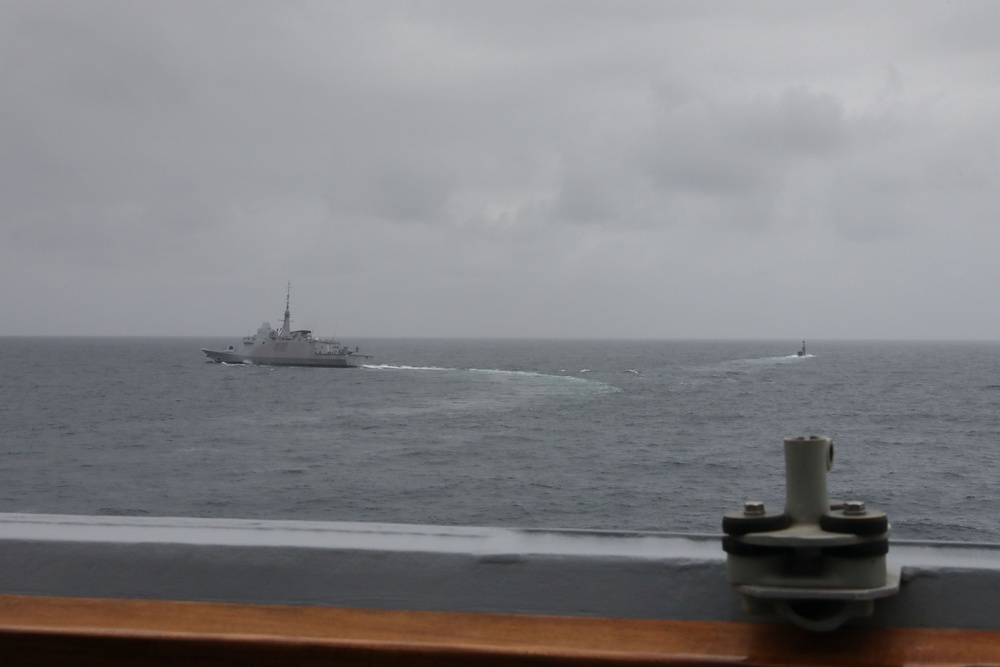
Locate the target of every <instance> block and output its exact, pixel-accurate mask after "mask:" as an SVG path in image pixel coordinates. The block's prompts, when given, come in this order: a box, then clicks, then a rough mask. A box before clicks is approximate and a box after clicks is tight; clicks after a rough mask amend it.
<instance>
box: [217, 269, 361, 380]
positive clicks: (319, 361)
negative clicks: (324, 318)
mask: <svg viewBox="0 0 1000 667" xmlns="http://www.w3.org/2000/svg"><path fill="white" fill-rule="evenodd" d="M290 300H291V284H290V283H289V285H288V291H287V292H286V293H285V319H284V321H283V322H282V325H281V328H280V329H277V330H275V329H272V328H271V324H270V323H269V322H264V323H263V324H261V325H260V328H259V329H257V333H256V334H254V335H253V336H245V337H244V338H243V340H241V341H240V342H239V343H236V344H233V345H230V346H229V347H228V348H227V349H225V350H209V349H206V348H202V349H201V351H202V352H204V353H205V354H206V355H207V356H208V358H209V359H211V360H212V361H214V362H216V363H226V364H251V365H260V366H323V367H328V368H357V367H359V366H362V365H364V364H365V363H366V362H367V361H368V358H369V356H370V355H366V354H361V352H360V350H359V348H358V347H354V348H350V347H348V346H346V345H343V344H341V343H340V342H338V341H336V340H334V339H333V338H316V337H314V336H313V335H312V332H311V331H309V330H308V329H298V330H295V331H293V330H292V314H291V311H290V309H289V304H290Z"/></svg>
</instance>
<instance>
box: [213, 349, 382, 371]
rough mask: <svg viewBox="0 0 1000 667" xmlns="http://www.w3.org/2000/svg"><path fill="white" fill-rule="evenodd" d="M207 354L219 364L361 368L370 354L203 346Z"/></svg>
mask: <svg viewBox="0 0 1000 667" xmlns="http://www.w3.org/2000/svg"><path fill="white" fill-rule="evenodd" d="M201 351H202V352H204V353H205V355H206V356H207V357H208V358H209V359H211V360H212V361H214V362H215V363H218V364H246V365H250V366H310V367H312V366H318V367H322V368H360V367H361V366H363V365H364V364H365V363H366V362H367V361H368V355H365V354H356V353H354V352H348V353H342V354H337V353H317V352H308V351H306V352H305V353H299V352H294V351H293V352H281V351H277V350H273V351H269V352H268V353H267V354H259V353H254V352H248V353H245V354H244V353H241V352H240V351H238V350H209V349H205V348H202V350H201Z"/></svg>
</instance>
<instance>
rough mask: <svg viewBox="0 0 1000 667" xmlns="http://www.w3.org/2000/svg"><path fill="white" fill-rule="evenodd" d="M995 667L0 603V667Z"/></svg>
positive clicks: (840, 646) (556, 620)
mask: <svg viewBox="0 0 1000 667" xmlns="http://www.w3.org/2000/svg"><path fill="white" fill-rule="evenodd" d="M98 664H99V665H137V664H140V665H146V666H151V667H157V666H160V665H180V664H183V665H209V664H210V665H223V666H225V665H233V666H236V665H239V666H240V667H245V666H246V665H275V666H278V665H281V666H282V667H288V666H289V665H310V666H311V665H330V664H337V665H355V664H357V665H361V664H364V665H372V664H378V665H464V666H469V665H471V666H478V665H484V666H485V665H490V666H492V665H514V664H529V665H707V664H712V665H744V666H745V665H788V664H796V665H845V666H846V665H852V666H854V665H872V666H875V665H885V666H889V665H968V664H977V665H988V664H994V665H1000V632H995V631H981V630H942V629H921V628H868V627H845V628H841V629H840V630H837V631H835V632H832V633H826V634H823V633H819V634H817V633H809V632H806V631H804V630H800V629H798V628H796V627H793V626H789V625H782V624H766V623H726V622H716V621H658V620H632V619H612V618H590V617H565V616H531V615H517V614H485V613H455V612H421V611H391V610H368V609H343V608H331V607H298V606H285V605H241V604H225V603H204V602H179V601H160V600H112V599H93V598H65V597H40V596H38V597H36V596H21V595H0V665H4V667H15V666H16V667H20V666H24V665H32V666H34V665H46V666H50V665H98Z"/></svg>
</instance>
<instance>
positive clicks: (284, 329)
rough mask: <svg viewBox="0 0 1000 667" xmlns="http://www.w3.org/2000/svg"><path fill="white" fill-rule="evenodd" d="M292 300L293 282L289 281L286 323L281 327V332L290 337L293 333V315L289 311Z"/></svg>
mask: <svg viewBox="0 0 1000 667" xmlns="http://www.w3.org/2000/svg"><path fill="white" fill-rule="evenodd" d="M291 298H292V281H291V280H289V281H288V289H287V290H286V291H285V322H284V324H282V325H281V332H282V333H283V334H284V335H286V336H287V335H289V334H290V333H291V331H292V313H291V311H290V310H289V309H288V304H289V302H290V301H291Z"/></svg>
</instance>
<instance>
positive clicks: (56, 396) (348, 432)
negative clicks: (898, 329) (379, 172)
mask: <svg viewBox="0 0 1000 667" xmlns="http://www.w3.org/2000/svg"><path fill="white" fill-rule="evenodd" d="M229 342H231V341H228V340H215V339H210V338H209V339H193V338H186V339H169V338H0V429H2V430H0V511H2V512H41V513H64V514H105V515H149V516H196V517H230V518H252V519H311V520H337V521H340V520H348V521H380V522H395V523H421V524H425V523H430V524H450V525H491V526H517V527H549V528H588V529H602V530H646V531H667V532H683V533H702V534H704V533H717V532H719V530H720V521H721V515H722V514H723V512H726V511H730V510H734V509H738V508H739V507H741V506H742V502H743V500H745V499H747V498H754V499H761V500H764V501H765V503H767V504H768V506H772V507H781V506H783V504H784V462H783V455H782V441H783V438H784V437H785V436H791V435H811V434H819V435H827V436H830V437H832V438H833V439H834V447H835V461H834V466H833V469H832V471H831V472H830V474H829V479H828V487H829V490H830V495H831V498H837V499H854V498H857V499H861V500H864V501H865V502H866V503H867V504H868V506H869V507H873V508H877V509H881V510H884V511H886V512H888V514H889V518H890V521H891V523H892V525H893V534H894V537H897V538H909V539H933V540H965V541H974V542H1000V519H998V518H997V512H996V508H998V507H1000V485H998V483H997V480H998V478H1000V344H997V343H926V342H897V343H891V342H835V341H815V342H812V341H811V342H810V343H809V352H810V354H809V355H808V356H806V357H802V358H799V357H796V356H794V352H795V350H796V349H797V347H798V341H780V342H768V341H718V342H704V341H700V342H696V341H554V340H537V341H536V340H531V341H527V340H526V341H512V340H404V339H372V340H358V341H354V340H352V341H348V342H350V343H351V344H352V345H353V344H355V343H357V344H360V345H361V347H362V350H363V351H365V352H367V353H369V354H372V355H374V357H373V358H372V359H371V360H370V361H371V364H370V365H369V366H367V367H365V368H361V369H309V368H272V367H251V366H236V365H223V364H213V363H209V362H207V361H206V360H205V357H204V356H203V355H202V353H201V352H200V351H199V348H200V347H214V346H218V345H225V344H228V343H229Z"/></svg>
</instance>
